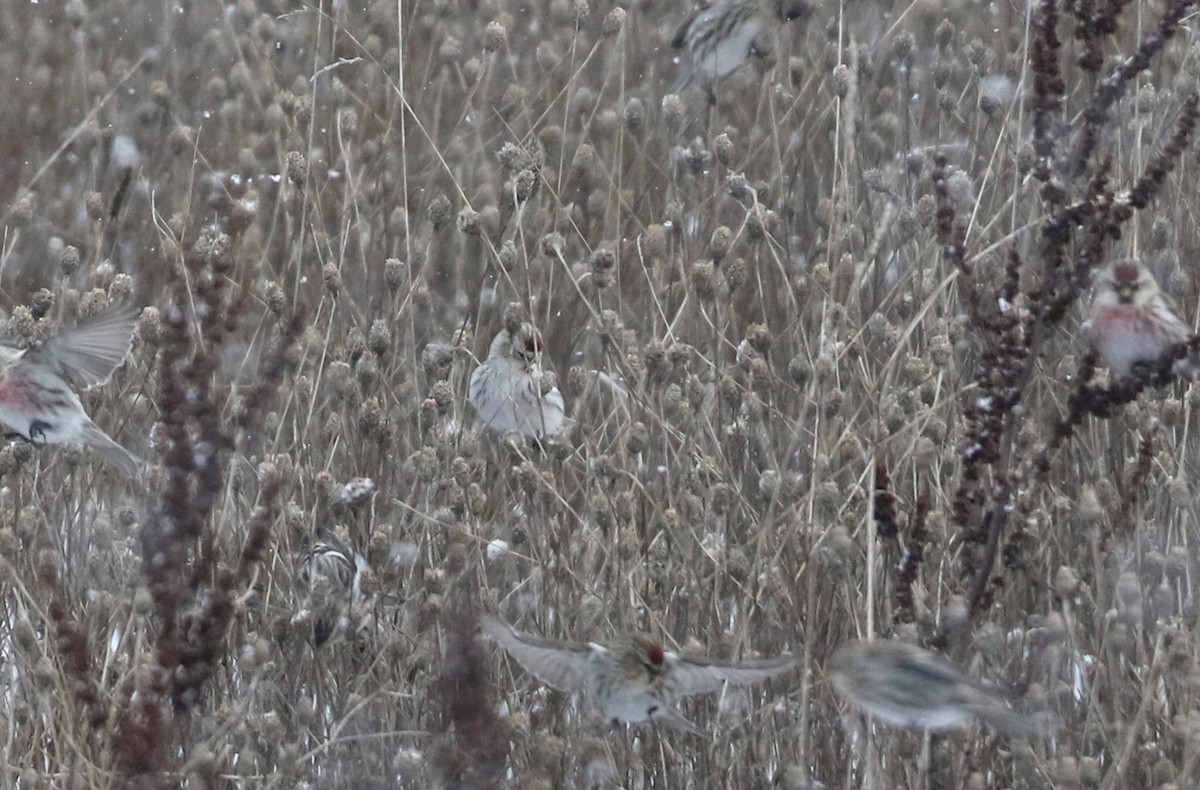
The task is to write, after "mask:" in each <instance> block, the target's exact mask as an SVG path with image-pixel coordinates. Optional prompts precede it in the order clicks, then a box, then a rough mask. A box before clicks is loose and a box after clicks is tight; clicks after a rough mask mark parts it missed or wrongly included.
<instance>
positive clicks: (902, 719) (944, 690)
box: [829, 639, 1050, 737]
mask: <svg viewBox="0 0 1200 790" xmlns="http://www.w3.org/2000/svg"><path fill="white" fill-rule="evenodd" d="M829 663H830V666H831V667H832V668H833V669H832V671H831V675H832V678H833V685H834V688H836V689H837V690H838V691H839V692H840V693H841V694H842V696H844V697H845V698H846V699H847V700H849V701H850V702H851V703H853V704H854V705H855V706H857V707H859V708H861V709H862V710H863V711H865V712H867V713H869V714H871V715H872V716H874V717H876V718H878V719H880V720H882V721H884V722H886V723H888V724H891V725H894V726H896V727H903V728H904V729H909V730H952V729H961V728H965V727H967V726H969V725H970V724H971V720H972V719H979V720H980V721H982V722H983V723H984V724H986V725H987V726H989V727H991V728H992V729H993V730H996V731H997V732H999V733H1001V734H1003V735H1009V736H1014V737H1030V736H1035V735H1039V734H1046V733H1047V732H1048V731H1049V730H1050V727H1049V721H1048V719H1047V718H1043V717H1039V716H1026V715H1023V714H1021V713H1017V712H1016V711H1014V710H1012V709H1011V708H1010V707H1009V706H1008V703H1007V701H1006V700H1005V698H1004V696H1003V695H1002V694H1001V693H1000V692H999V691H997V690H995V689H991V688H987V687H985V686H983V685H981V684H979V683H977V682H976V681H974V680H972V679H970V678H968V677H966V676H965V675H963V673H962V672H961V671H959V669H958V668H957V667H955V666H954V665H953V664H951V663H950V662H948V661H946V660H945V659H942V658H940V657H939V656H937V655H936V654H934V653H931V652H930V651H928V650H923V649H921V648H919V647H916V646H915V645H909V644H905V643H903V642H893V641H889V640H886V639H863V640H858V641H854V642H849V643H847V644H845V645H842V646H841V647H839V648H838V649H837V652H835V653H834V654H833V657H832V658H831V659H830V662H829Z"/></svg>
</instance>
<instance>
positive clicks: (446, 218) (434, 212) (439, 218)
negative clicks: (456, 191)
mask: <svg viewBox="0 0 1200 790" xmlns="http://www.w3.org/2000/svg"><path fill="white" fill-rule="evenodd" d="M426 213H427V214H428V216H429V221H430V222H432V223H433V229H434V230H440V229H441V228H442V227H444V226H445V225H446V224H447V223H448V222H450V219H451V217H452V216H453V213H454V206H453V205H452V204H451V203H450V198H448V197H447V196H446V195H445V194H439V195H437V196H435V197H434V198H433V200H431V201H429V208H428V209H426Z"/></svg>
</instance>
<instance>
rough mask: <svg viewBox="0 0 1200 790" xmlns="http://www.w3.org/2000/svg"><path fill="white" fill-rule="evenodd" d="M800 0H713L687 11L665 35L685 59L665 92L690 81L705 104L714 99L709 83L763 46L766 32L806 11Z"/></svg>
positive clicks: (765, 46)
mask: <svg viewBox="0 0 1200 790" xmlns="http://www.w3.org/2000/svg"><path fill="white" fill-rule="evenodd" d="M807 10H808V9H807V3H806V2H805V1H804V0H716V2H713V3H712V4H711V5H708V6H707V7H705V8H699V9H696V10H695V11H693V12H692V13H691V14H689V15H688V17H687V19H685V20H684V21H683V24H681V25H680V26H679V29H677V30H676V31H675V36H674V38H672V39H671V46H672V47H674V48H675V49H686V50H687V55H688V60H689V61H690V62H689V63H688V64H687V65H685V66H684V68H683V71H682V72H681V73H680V75H679V79H678V80H676V82H675V85H674V87H672V88H671V93H679V92H681V91H682V90H684V89H685V88H687V87H688V86H689V85H691V84H697V85H699V86H700V87H702V88H703V89H704V91H705V93H706V94H707V95H708V101H709V103H710V104H715V103H716V101H717V98H716V95H715V94H714V93H713V83H714V82H715V81H716V80H718V79H720V78H721V77H724V76H726V75H729V74H732V73H733V72H734V71H736V70H737V69H739V68H741V66H742V65H743V64H744V63H745V62H746V60H747V58H749V57H750V56H752V55H762V54H764V53H765V52H767V51H768V50H769V47H770V42H769V41H768V40H767V35H768V33H770V32H772V31H773V29H774V28H775V27H777V26H778V25H779V24H781V23H783V22H788V21H790V20H793V19H798V18H800V17H801V16H803V15H804V14H805V12H806V11H807Z"/></svg>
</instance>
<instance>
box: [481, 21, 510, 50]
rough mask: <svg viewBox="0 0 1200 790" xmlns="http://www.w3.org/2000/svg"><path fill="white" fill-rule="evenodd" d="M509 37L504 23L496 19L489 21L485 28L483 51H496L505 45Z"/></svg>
mask: <svg viewBox="0 0 1200 790" xmlns="http://www.w3.org/2000/svg"><path fill="white" fill-rule="evenodd" d="M507 37H508V34H507V32H505V30H504V25H502V24H500V23H499V22H497V21H495V20H492V21H491V22H488V24H487V27H485V28H484V29H483V51H484V52H495V51H496V50H498V49H500V48H501V47H503V46H504V42H505V41H506V39H507Z"/></svg>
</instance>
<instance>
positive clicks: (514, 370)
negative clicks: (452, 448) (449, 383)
mask: <svg viewBox="0 0 1200 790" xmlns="http://www.w3.org/2000/svg"><path fill="white" fill-rule="evenodd" d="M510 326H511V327H512V328H507V327H506V328H505V329H501V330H500V333H499V334H497V335H496V338H495V339H494V340H493V341H492V348H491V351H489V352H488V356H487V359H485V360H484V361H483V364H481V365H480V366H479V367H477V368H476V369H475V372H474V373H472V374H471V386H470V390H469V392H468V395H467V398H468V400H470V401H471V405H472V406H474V407H475V410H476V411H477V412H479V416H480V417H481V418H483V421H484V422H486V423H487V424H488V425H489V426H491V427H492V428H494V429H495V430H497V431H500V432H501V433H507V432H509V431H517V432H519V433H522V434H524V435H525V436H529V437H533V438H535V439H541V438H543V437H545V436H552V435H554V434H555V433H557V432H558V429H559V428H561V427H562V424H563V421H564V420H565V419H566V406H565V404H564V403H563V397H562V393H560V392H559V391H558V387H552V386H548V383H547V381H546V377H545V373H544V372H543V371H542V366H541V364H540V361H539V360H540V359H541V354H542V336H541V334H540V333H539V332H538V331H537V330H536V329H534V327H533V325H532V324H530V323H529V322H528V321H522V322H519V323H518V322H515V321H514V322H512V323H511V325H510Z"/></svg>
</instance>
